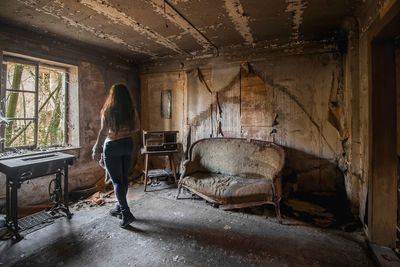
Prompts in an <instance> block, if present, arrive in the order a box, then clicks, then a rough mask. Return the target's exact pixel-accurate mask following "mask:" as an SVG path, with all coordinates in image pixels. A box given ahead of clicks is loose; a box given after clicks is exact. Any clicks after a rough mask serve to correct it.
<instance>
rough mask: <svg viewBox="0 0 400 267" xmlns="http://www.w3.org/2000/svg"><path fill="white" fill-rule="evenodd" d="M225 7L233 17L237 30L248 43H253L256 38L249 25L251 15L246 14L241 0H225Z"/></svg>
mask: <svg viewBox="0 0 400 267" xmlns="http://www.w3.org/2000/svg"><path fill="white" fill-rule="evenodd" d="M224 2H225V9H226V11H227V13H228V15H229V17H230V18H231V19H232V22H233V24H234V25H235V28H236V30H237V31H238V32H239V33H240V35H241V36H242V37H243V39H244V41H245V43H246V44H253V43H254V38H253V35H252V33H251V29H250V27H249V17H248V16H247V15H246V14H245V12H244V10H243V6H242V4H241V3H240V1H239V0H225V1H224Z"/></svg>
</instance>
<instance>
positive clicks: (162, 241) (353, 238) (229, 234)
mask: <svg viewBox="0 0 400 267" xmlns="http://www.w3.org/2000/svg"><path fill="white" fill-rule="evenodd" d="M176 193H177V190H176V189H165V190H162V191H155V192H148V193H144V192H143V187H142V186H141V187H138V188H136V189H133V188H131V189H130V193H129V201H130V206H131V209H132V210H133V213H134V214H135V216H136V217H137V220H136V221H135V222H134V223H132V225H131V227H129V228H128V229H127V230H124V229H121V228H119V227H118V219H117V218H115V217H111V216H109V215H108V209H110V208H111V207H112V205H113V204H111V203H106V204H105V205H104V206H101V207H91V208H90V207H80V209H79V210H75V211H74V213H75V215H74V217H73V218H72V220H71V221H67V220H66V219H65V218H61V219H59V220H57V222H56V223H54V224H53V225H50V226H48V227H46V228H44V229H41V230H38V231H36V232H34V233H32V234H29V235H27V236H26V237H25V239H24V240H22V241H20V242H19V243H17V244H15V245H10V244H9V243H5V244H1V246H0V252H1V255H0V262H1V263H2V265H3V266H118V265H121V266H368V265H369V264H370V262H369V259H368V256H367V254H366V250H365V247H364V242H363V236H362V234H361V233H360V232H354V233H345V232H343V231H337V230H328V229H321V228H315V227H311V226H310V225H307V224H305V223H303V222H299V221H297V220H294V219H289V218H286V219H285V220H284V222H283V224H282V225H281V224H278V223H277V221H276V219H275V218H274V216H271V217H269V218H268V219H266V218H265V216H259V215H254V214H248V213H242V212H231V211H223V210H219V209H216V208H213V207H211V206H210V205H207V204H206V203H205V202H204V201H203V200H194V199H184V200H176V199H175V196H176ZM371 266H372V265H371Z"/></svg>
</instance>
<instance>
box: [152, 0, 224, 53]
mask: <svg viewBox="0 0 400 267" xmlns="http://www.w3.org/2000/svg"><path fill="white" fill-rule="evenodd" d="M145 2H147V3H149V4H150V5H151V6H152V7H153V9H154V11H155V12H156V13H157V14H159V15H161V16H163V17H164V18H165V19H167V20H168V21H170V22H172V23H173V24H174V25H175V26H177V27H179V28H181V29H183V30H184V31H185V32H186V33H188V34H190V35H191V36H192V37H193V38H194V39H195V40H196V42H197V43H198V44H200V45H201V46H202V47H203V48H204V49H206V50H209V49H215V48H216V47H215V46H214V45H213V44H212V43H211V42H210V41H209V40H208V39H207V38H206V37H205V36H204V35H203V34H202V33H201V32H200V31H199V30H198V29H196V27H194V26H193V25H192V24H191V23H190V22H189V21H188V20H187V19H186V18H185V17H183V16H182V15H181V14H180V13H179V12H178V11H177V10H176V9H175V8H174V7H173V6H171V4H169V3H168V1H164V0H145ZM182 2H183V1H182Z"/></svg>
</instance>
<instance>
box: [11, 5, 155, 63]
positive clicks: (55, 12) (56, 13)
mask: <svg viewBox="0 0 400 267" xmlns="http://www.w3.org/2000/svg"><path fill="white" fill-rule="evenodd" d="M18 1H19V2H21V3H23V4H25V5H26V6H28V7H30V8H33V9H34V10H36V11H38V12H41V13H43V14H45V15H48V16H52V17H55V18H57V19H59V20H61V21H62V22H63V23H64V24H66V25H68V26H71V27H75V28H77V29H80V30H84V31H86V32H88V33H90V34H93V35H94V36H96V37H98V38H100V39H105V40H109V41H111V42H113V43H116V44H118V45H122V46H124V47H126V48H127V49H129V50H130V51H132V52H135V53H141V54H146V55H149V56H151V57H155V56H156V55H155V54H154V53H152V52H150V51H148V50H147V49H146V48H144V47H139V46H136V45H132V44H128V43H127V42H126V41H124V40H123V39H122V38H120V37H118V36H116V35H113V34H110V33H105V32H103V31H101V30H98V29H96V28H93V27H91V26H88V25H86V24H84V23H81V22H78V21H75V20H73V19H71V18H69V17H67V16H65V15H63V13H64V11H63V8H64V3H63V2H61V1H49V2H48V3H47V4H45V5H41V4H40V3H39V1H37V0H18Z"/></svg>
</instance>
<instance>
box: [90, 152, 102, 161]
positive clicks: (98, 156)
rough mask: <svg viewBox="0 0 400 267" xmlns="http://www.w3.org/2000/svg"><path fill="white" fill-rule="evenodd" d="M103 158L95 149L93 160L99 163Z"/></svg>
mask: <svg viewBox="0 0 400 267" xmlns="http://www.w3.org/2000/svg"><path fill="white" fill-rule="evenodd" d="M100 158H101V152H99V151H97V149H93V152H92V159H93V160H95V161H99V160H100Z"/></svg>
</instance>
